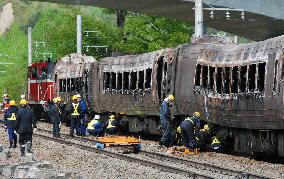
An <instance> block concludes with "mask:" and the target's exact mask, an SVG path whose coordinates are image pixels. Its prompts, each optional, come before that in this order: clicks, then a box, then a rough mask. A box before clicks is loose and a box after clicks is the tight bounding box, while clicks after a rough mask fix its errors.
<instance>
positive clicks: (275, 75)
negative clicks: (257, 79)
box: [273, 60, 278, 93]
mask: <svg viewBox="0 0 284 179" xmlns="http://www.w3.org/2000/svg"><path fill="white" fill-rule="evenodd" d="M277 74H278V60H276V61H275V64H274V79H273V92H274V93H275V92H276V89H277Z"/></svg>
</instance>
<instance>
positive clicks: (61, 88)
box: [59, 79, 63, 92]
mask: <svg viewBox="0 0 284 179" xmlns="http://www.w3.org/2000/svg"><path fill="white" fill-rule="evenodd" d="M59 92H63V80H61V79H60V80H59Z"/></svg>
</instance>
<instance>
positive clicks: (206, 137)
mask: <svg viewBox="0 0 284 179" xmlns="http://www.w3.org/2000/svg"><path fill="white" fill-rule="evenodd" d="M196 136H197V138H198V139H199V144H198V147H199V148H200V150H203V151H204V150H206V149H209V148H210V144H211V138H212V134H211V131H210V129H209V126H208V124H205V125H204V127H203V129H200V130H199V131H196Z"/></svg>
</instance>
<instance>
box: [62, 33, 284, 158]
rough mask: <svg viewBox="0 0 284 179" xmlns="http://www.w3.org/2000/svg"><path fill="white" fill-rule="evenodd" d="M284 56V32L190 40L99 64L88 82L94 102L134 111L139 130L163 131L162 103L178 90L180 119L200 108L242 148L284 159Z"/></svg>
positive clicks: (131, 119)
mask: <svg viewBox="0 0 284 179" xmlns="http://www.w3.org/2000/svg"><path fill="white" fill-rule="evenodd" d="M283 58H284V36H280V37H277V38H273V39H269V40H266V41H262V42H257V43H251V44H242V45H236V44H225V45H223V44H214V43H193V44H185V45H181V46H179V47H177V48H170V49H164V50H159V51H155V52H150V53H145V54H140V55H127V56H120V57H108V58H104V59H101V61H100V62H92V63H90V67H89V70H88V73H86V77H87V78H86V80H85V81H84V84H86V86H87V87H85V89H86V88H87V92H86V94H87V95H88V100H89V104H90V107H91V108H92V109H93V110H94V111H96V112H105V111H108V112H116V113H120V112H124V113H126V114H127V116H128V117H127V119H128V128H129V131H131V132H145V133H149V134H158V133H159V132H160V131H159V130H158V128H159V127H158V126H159V108H160V104H161V102H162V100H163V99H164V98H165V97H166V96H167V95H168V94H174V95H175V98H176V100H175V104H174V105H173V107H172V109H173V115H174V116H176V118H177V119H178V118H180V117H182V116H187V115H191V114H192V113H193V112H194V111H200V112H201V113H202V114H203V116H202V119H203V120H207V121H208V122H210V123H212V124H214V125H215V126H216V127H217V129H218V130H217V131H218V132H220V133H222V136H223V137H227V138H231V139H232V141H233V142H232V144H233V147H234V150H235V151H236V152H243V153H252V152H255V151H256V152H269V153H273V154H277V155H279V156H282V157H284V117H283V116H284V114H283V113H284V112H283V103H284V96H283V75H284V72H283V70H284V68H283ZM57 78H58V77H57ZM70 78H73V77H70ZM66 80H67V81H66V82H65V83H67V84H68V79H66ZM61 83H62V85H61V86H64V81H63V82H62V81H61ZM61 83H60V82H59V84H58V83H57V84H58V85H60V84H61ZM71 86H72V80H71ZM63 88H64V87H63ZM65 88H66V87H65ZM65 88H64V89H63V90H65ZM62 93H63V92H62Z"/></svg>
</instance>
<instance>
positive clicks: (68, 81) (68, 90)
mask: <svg viewBox="0 0 284 179" xmlns="http://www.w3.org/2000/svg"><path fill="white" fill-rule="evenodd" d="M70 90H71V85H70V78H68V79H67V91H66V92H70Z"/></svg>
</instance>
